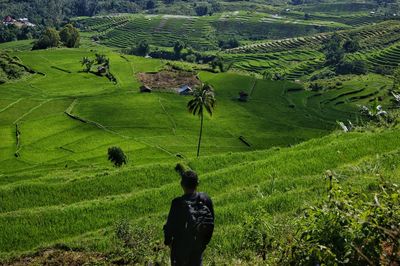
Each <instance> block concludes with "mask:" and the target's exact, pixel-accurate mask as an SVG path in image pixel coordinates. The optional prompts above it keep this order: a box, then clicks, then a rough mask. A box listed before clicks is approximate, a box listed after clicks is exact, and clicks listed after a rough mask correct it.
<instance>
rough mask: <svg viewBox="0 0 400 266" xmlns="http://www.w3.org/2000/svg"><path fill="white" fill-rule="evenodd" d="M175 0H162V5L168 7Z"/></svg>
mask: <svg viewBox="0 0 400 266" xmlns="http://www.w3.org/2000/svg"><path fill="white" fill-rule="evenodd" d="M174 2H175V0H164V4H167V5H170V4H173V3H174Z"/></svg>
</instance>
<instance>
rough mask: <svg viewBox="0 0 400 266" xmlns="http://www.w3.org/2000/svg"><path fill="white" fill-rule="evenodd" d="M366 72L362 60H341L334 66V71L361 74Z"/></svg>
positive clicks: (366, 69) (342, 73) (365, 66)
mask: <svg viewBox="0 0 400 266" xmlns="http://www.w3.org/2000/svg"><path fill="white" fill-rule="evenodd" d="M367 72H368V67H367V64H366V63H365V62H364V61H362V60H354V61H348V60H343V61H341V62H340V63H339V64H338V65H337V66H336V73H337V74H341V75H345V74H356V75H362V74H366V73H367Z"/></svg>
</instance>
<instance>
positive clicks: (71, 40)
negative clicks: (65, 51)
mask: <svg viewBox="0 0 400 266" xmlns="http://www.w3.org/2000/svg"><path fill="white" fill-rule="evenodd" d="M60 39H61V41H62V43H63V44H64V45H65V46H67V47H69V48H76V47H79V42H80V35H79V31H78V29H76V28H75V27H74V26H72V24H67V25H65V27H64V28H63V29H62V30H61V31H60Z"/></svg>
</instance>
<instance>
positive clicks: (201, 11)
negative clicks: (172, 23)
mask: <svg viewBox="0 0 400 266" xmlns="http://www.w3.org/2000/svg"><path fill="white" fill-rule="evenodd" d="M194 11H195V12H196V14H197V16H205V15H207V14H208V6H207V5H200V6H196V7H195V8H194Z"/></svg>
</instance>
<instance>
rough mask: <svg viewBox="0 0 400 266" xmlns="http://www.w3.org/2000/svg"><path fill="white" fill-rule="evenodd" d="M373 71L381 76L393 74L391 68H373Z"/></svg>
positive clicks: (379, 66) (378, 66)
mask: <svg viewBox="0 0 400 266" xmlns="http://www.w3.org/2000/svg"><path fill="white" fill-rule="evenodd" d="M373 71H374V72H375V73H377V74H381V75H392V74H393V68H391V67H388V66H382V65H377V66H375V67H374V70H373Z"/></svg>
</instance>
